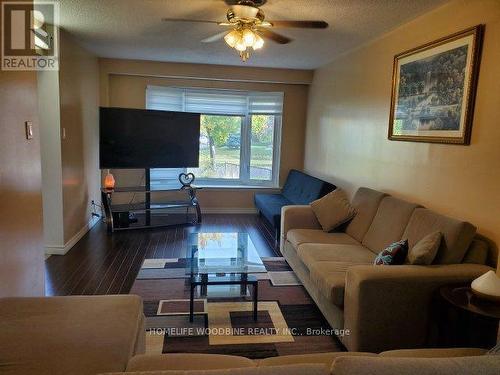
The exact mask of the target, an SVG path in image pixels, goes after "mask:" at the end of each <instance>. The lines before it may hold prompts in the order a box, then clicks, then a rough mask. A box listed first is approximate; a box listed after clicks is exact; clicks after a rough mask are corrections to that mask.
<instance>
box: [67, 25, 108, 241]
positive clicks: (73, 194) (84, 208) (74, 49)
mask: <svg viewBox="0 0 500 375" xmlns="http://www.w3.org/2000/svg"><path fill="white" fill-rule="evenodd" d="M60 46H61V47H60V72H59V88H60V92H59V94H60V99H59V100H60V111H61V112H60V113H61V114H60V116H61V117H60V119H61V134H63V131H62V129H63V128H64V133H65V138H64V139H62V141H61V160H62V194H63V222H64V243H65V244H67V243H68V242H69V241H71V239H72V238H74V236H75V235H77V234H78V233H82V231H85V228H86V227H87V225H88V223H89V221H90V220H91V201H92V200H94V201H95V202H96V203H98V202H100V194H99V187H100V174H99V162H98V159H99V112H98V106H99V65H98V61H97V57H95V56H94V55H92V54H90V53H89V52H87V51H86V50H85V49H83V48H82V47H81V46H80V45H79V44H78V43H77V42H76V41H75V40H74V39H73V38H72V37H71V36H70V35H69V34H68V33H66V32H64V31H63V30H61V33H60Z"/></svg>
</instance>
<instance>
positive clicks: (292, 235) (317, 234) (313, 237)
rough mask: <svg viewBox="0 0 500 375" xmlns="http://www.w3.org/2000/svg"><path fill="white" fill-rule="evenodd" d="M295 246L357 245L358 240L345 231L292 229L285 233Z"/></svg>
mask: <svg viewBox="0 0 500 375" xmlns="http://www.w3.org/2000/svg"><path fill="white" fill-rule="evenodd" d="M286 237H287V239H288V241H290V243H291V244H292V245H293V246H294V247H295V248H298V247H299V245H301V244H303V243H324V244H345V245H359V242H358V241H356V240H355V239H354V238H352V237H351V236H349V235H348V234H345V233H340V232H338V233H335V232H334V233H326V232H324V231H322V230H321V229H292V230H289V231H288V233H287V235H286Z"/></svg>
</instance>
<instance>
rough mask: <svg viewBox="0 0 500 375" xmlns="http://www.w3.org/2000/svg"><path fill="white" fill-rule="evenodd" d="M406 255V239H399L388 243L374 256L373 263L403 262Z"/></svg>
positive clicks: (397, 263)
mask: <svg viewBox="0 0 500 375" xmlns="http://www.w3.org/2000/svg"><path fill="white" fill-rule="evenodd" d="M407 255H408V240H401V241H398V242H394V243H393V244H390V245H389V246H387V248H385V249H384V250H382V251H381V252H380V253H379V254H378V255H377V257H376V258H375V262H374V264H375V265H387V266H389V265H399V264H403V263H404V261H405V259H406V256H407Z"/></svg>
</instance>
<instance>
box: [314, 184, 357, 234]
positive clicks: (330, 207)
mask: <svg viewBox="0 0 500 375" xmlns="http://www.w3.org/2000/svg"><path fill="white" fill-rule="evenodd" d="M311 208H312V210H313V212H314V214H315V215H316V217H317V219H318V221H319V223H320V224H321V227H322V228H323V230H324V231H325V232H330V231H331V230H333V229H335V228H337V227H338V226H340V225H342V224H344V223H345V222H347V221H349V220H351V219H352V218H353V217H354V215H356V210H355V209H354V207H352V206H351V204H350V203H349V199H347V196H346V194H345V193H344V191H343V190H342V189H338V188H337V189H335V190H334V191H332V192H331V193H328V194H327V195H325V196H324V197H322V198H320V199H317V200H315V201H314V202H312V203H311Z"/></svg>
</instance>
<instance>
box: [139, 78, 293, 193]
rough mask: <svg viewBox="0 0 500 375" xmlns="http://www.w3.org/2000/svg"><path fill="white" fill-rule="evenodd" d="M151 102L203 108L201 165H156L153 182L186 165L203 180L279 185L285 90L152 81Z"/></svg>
mask: <svg viewBox="0 0 500 375" xmlns="http://www.w3.org/2000/svg"><path fill="white" fill-rule="evenodd" d="M146 108H148V109H156V110H165V111H184V112H196V113H201V114H202V115H201V120H200V160H199V167H198V168H188V169H187V170H186V169H153V170H151V184H152V186H153V187H158V188H160V187H162V186H166V185H167V184H169V183H175V181H177V176H178V174H179V173H181V172H184V171H187V172H192V173H194V174H195V176H196V184H197V185H201V186H224V185H226V186H227V185H231V186H238V185H240V186H278V172H279V151H280V142H281V115H282V108H283V93H277V92H247V91H236V90H218V89H197V88H175V87H159V86H148V87H147V89H146Z"/></svg>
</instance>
